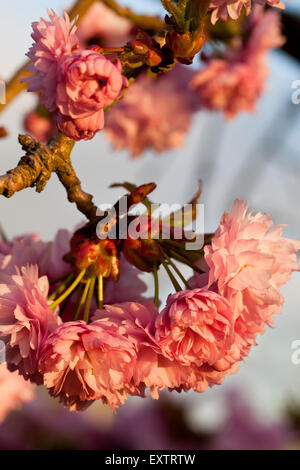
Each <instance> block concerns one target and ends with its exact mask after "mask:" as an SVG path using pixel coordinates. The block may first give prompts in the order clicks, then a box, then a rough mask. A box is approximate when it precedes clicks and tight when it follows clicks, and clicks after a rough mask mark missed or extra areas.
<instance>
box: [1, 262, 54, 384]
mask: <svg viewBox="0 0 300 470" xmlns="http://www.w3.org/2000/svg"><path fill="white" fill-rule="evenodd" d="M48 291H49V283H48V279H47V278H46V276H44V277H41V278H39V276H38V267H37V266H29V265H28V266H27V267H22V268H21V269H20V270H19V269H16V272H15V274H13V275H7V274H5V273H2V275H1V284H0V336H1V338H3V339H4V342H5V344H6V358H7V363H8V365H9V366H12V367H13V368H14V367H16V368H18V369H19V371H20V372H21V373H22V374H23V375H24V377H28V376H29V375H33V374H35V372H36V370H37V362H38V356H39V353H40V348H41V346H42V344H43V342H44V340H45V339H46V337H47V336H48V334H49V333H50V332H52V331H53V330H55V328H57V326H58V325H59V323H60V318H59V316H58V312H57V310H55V311H51V310H50V309H49V306H48V300H47V297H48Z"/></svg>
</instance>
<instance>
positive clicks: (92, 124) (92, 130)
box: [57, 109, 104, 141]
mask: <svg viewBox="0 0 300 470" xmlns="http://www.w3.org/2000/svg"><path fill="white" fill-rule="evenodd" d="M57 126H58V128H59V130H60V131H61V132H63V133H64V134H65V135H66V136H67V137H69V138H70V139H72V140H75V141H79V140H91V139H92V138H93V137H94V136H95V134H96V133H97V132H99V131H101V130H102V129H103V127H104V111H103V109H100V111H97V112H96V113H93V114H91V115H90V116H87V117H84V118H79V119H73V118H71V117H68V116H64V115H63V114H61V113H58V114H57Z"/></svg>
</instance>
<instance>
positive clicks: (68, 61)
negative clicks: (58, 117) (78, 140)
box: [56, 50, 128, 119]
mask: <svg viewBox="0 0 300 470" xmlns="http://www.w3.org/2000/svg"><path fill="white" fill-rule="evenodd" d="M127 86H128V82H127V79H126V78H125V77H123V75H122V66H121V63H120V61H119V60H116V61H115V63H113V62H112V61H111V60H109V59H107V58H106V57H104V56H103V55H101V54H99V53H98V52H95V51H89V50H84V51H78V52H75V53H74V54H73V55H72V56H68V57H66V58H65V59H64V61H63V63H62V70H61V74H60V79H59V83H58V87H57V100H56V104H57V107H58V109H59V111H60V113H61V114H63V115H65V116H69V117H71V118H73V119H82V118H86V117H89V116H91V115H92V114H93V113H96V112H98V111H100V110H102V109H103V108H106V107H107V106H110V105H111V104H112V103H113V102H114V101H115V100H117V99H118V98H120V96H121V93H122V91H123V89H124V88H126V87H127Z"/></svg>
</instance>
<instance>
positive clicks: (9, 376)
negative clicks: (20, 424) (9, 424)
mask: <svg viewBox="0 0 300 470" xmlns="http://www.w3.org/2000/svg"><path fill="white" fill-rule="evenodd" d="M34 389H35V387H34V385H33V384H31V383H30V382H26V381H25V380H24V379H23V377H22V376H21V375H19V374H18V372H17V371H15V372H10V371H9V370H8V369H7V366H6V364H5V363H4V364H0V396H1V400H0V423H1V422H2V421H4V419H5V418H6V416H7V415H8V414H9V413H10V412H11V411H13V410H16V409H18V408H19V407H20V406H22V405H23V404H24V403H28V402H30V401H32V400H33V399H34Z"/></svg>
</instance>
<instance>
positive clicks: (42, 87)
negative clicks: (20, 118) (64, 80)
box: [24, 10, 79, 112]
mask: <svg viewBox="0 0 300 470" xmlns="http://www.w3.org/2000/svg"><path fill="white" fill-rule="evenodd" d="M48 15H49V19H50V21H48V20H45V19H43V18H41V19H40V21H39V22H34V23H33V24H32V29H33V33H32V35H31V36H32V39H33V40H34V43H33V45H32V47H31V48H30V50H29V52H28V54H27V55H28V57H29V59H30V60H31V64H30V66H29V67H28V71H29V72H30V73H32V74H33V75H31V76H30V77H29V78H26V79H24V81H26V82H28V83H29V87H28V91H35V92H38V93H40V98H41V102H42V103H43V104H44V105H45V106H46V108H47V109H48V111H50V112H53V111H55V110H56V87H57V81H58V76H59V69H60V62H61V60H62V58H63V57H64V56H66V55H71V54H72V53H73V51H74V50H76V49H77V48H78V44H79V43H78V38H77V36H76V27H75V26H74V25H73V23H70V19H69V17H68V15H67V13H65V14H64V18H61V17H59V16H57V14H56V13H55V12H54V11H53V10H51V11H49V10H48Z"/></svg>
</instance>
